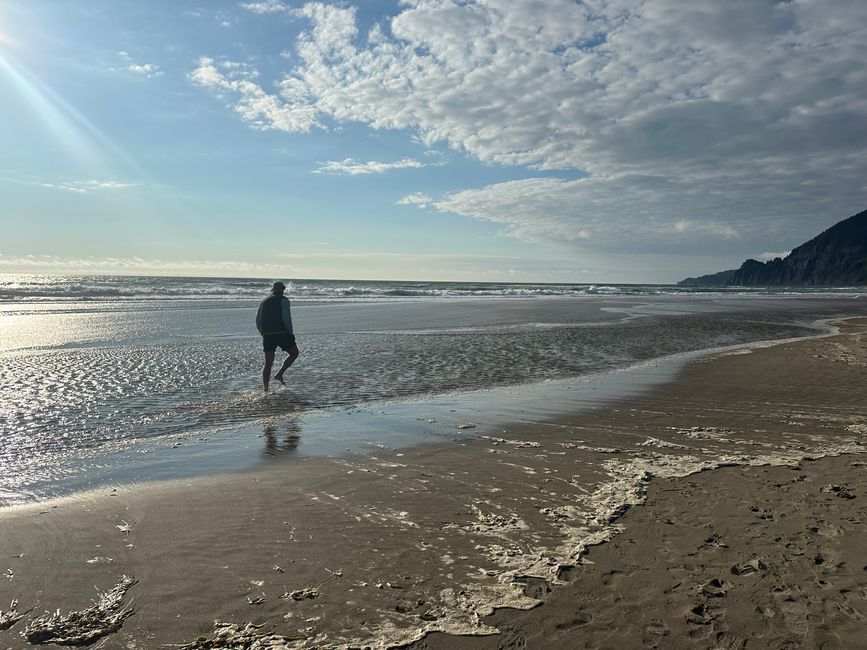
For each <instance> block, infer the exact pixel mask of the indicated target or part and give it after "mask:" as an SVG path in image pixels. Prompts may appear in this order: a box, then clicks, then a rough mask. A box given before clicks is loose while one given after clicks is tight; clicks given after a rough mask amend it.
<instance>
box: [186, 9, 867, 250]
mask: <svg viewBox="0 0 867 650" xmlns="http://www.w3.org/2000/svg"><path fill="white" fill-rule="evenodd" d="M244 6H245V7H246V8H247V9H249V10H251V11H254V12H257V13H275V12H278V11H279V12H284V13H286V14H289V15H291V16H292V17H294V18H295V19H297V20H300V21H303V25H304V27H303V30H302V32H301V33H300V35H299V36H298V37H297V40H296V42H295V43H294V53H295V57H293V58H292V59H291V61H287V63H286V64H287V66H288V67H287V69H286V70H285V72H284V74H283V75H282V76H281V77H280V78H279V79H278V80H275V85H274V86H273V92H272V91H271V88H270V87H269V88H268V89H266V88H265V87H263V86H262V85H261V83H260V82H259V81H258V80H257V79H256V77H255V76H254V75H253V73H252V72H251V71H249V70H245V71H241V72H237V71H232V70H230V69H227V68H225V67H224V68H221V67H220V64H217V63H215V62H214V61H213V60H212V59H208V58H204V59H202V60H200V63H199V67H198V68H197V70H196V71H195V72H194V73H193V74H192V78H193V80H194V81H196V83H199V84H200V85H202V86H205V87H210V88H213V89H214V90H217V91H219V92H221V93H223V94H224V96H227V97H228V98H229V101H231V103H232V106H233V108H234V110H236V111H237V112H238V113H239V115H241V117H242V118H243V119H245V120H246V121H247V122H249V123H250V124H251V125H252V126H254V127H255V128H259V129H275V130H280V131H287V132H305V131H309V130H310V129H313V128H323V127H324V125H326V124H327V123H328V121H334V122H338V123H340V122H358V123H362V124H366V125H368V126H369V127H371V128H374V129H400V130H404V129H406V130H410V131H412V132H414V133H415V134H416V137H417V138H419V139H420V140H421V141H422V142H424V143H426V144H428V145H433V144H434V143H444V144H445V145H447V146H449V147H451V148H452V149H455V150H457V151H461V152H465V153H467V154H469V155H471V156H474V157H475V158H477V159H478V160H481V161H485V162H490V163H497V164H501V165H518V166H523V167H526V168H529V169H531V170H534V169H535V170H568V171H574V172H576V175H586V176H587V177H588V178H589V180H586V179H583V178H582V179H579V180H574V181H569V180H565V181H564V180H551V179H550V178H537V177H531V178H527V179H526V180H524V181H520V182H517V183H515V182H509V183H499V184H494V185H490V186H487V187H483V188H475V189H470V190H467V191H466V192H458V193H455V194H453V195H451V196H448V197H443V199H442V200H439V201H437V202H436V207H437V209H449V210H452V211H455V212H457V213H458V214H465V215H468V216H472V217H474V218H480V219H486V220H489V221H493V222H500V223H503V224H504V226H505V228H506V231H507V232H508V233H509V234H512V235H515V236H520V237H526V238H532V239H534V240H537V241H549V242H550V241H560V242H562V241H564V238H565V241H578V240H581V239H586V238H588V237H589V238H592V239H594V240H595V239H596V237H597V236H598V235H599V234H603V233H605V232H611V231H612V230H613V229H616V228H621V229H622V230H623V234H622V237H621V238H620V240H621V241H623V240H626V239H629V238H630V237H631V238H633V239H634V238H636V237H642V236H644V234H645V233H650V234H652V235H653V236H654V237H666V236H667V237H673V238H675V239H677V238H682V237H684V236H687V235H690V236H694V237H699V236H701V237H703V238H705V239H708V238H732V237H735V236H736V235H735V233H737V234H740V235H741V236H742V237H746V236H747V235H750V236H759V235H761V236H767V237H769V238H770V237H774V236H778V235H780V232H779V230H778V229H779V223H780V220H781V219H783V218H785V219H788V220H789V225H790V228H789V232H793V231H796V230H798V229H799V228H800V230H802V231H803V230H805V229H806V230H815V229H816V227H817V226H818V225H822V226H824V225H827V224H829V223H831V222H833V221H834V220H836V219H837V218H841V217H844V216H847V215H848V214H851V213H853V212H854V211H856V210H857V209H859V208H862V207H863V204H864V202H865V199H867V187H865V182H864V178H865V171H867V170H865V163H864V158H863V151H864V150H865V146H867V67H865V66H863V65H862V62H863V61H864V60H867V3H864V2H859V1H858V0H828V1H827V2H823V3H818V2H815V1H807V0H803V1H798V2H777V1H775V0H731V1H730V2H717V1H716V0H695V1H694V2H690V3H683V2H680V1H678V0H588V1H587V2H583V3H576V2H574V1H573V0H544V1H542V0H476V1H474V2H466V1H463V0H404V1H403V2H402V3H400V11H399V12H398V13H397V14H396V15H395V16H393V17H390V18H389V19H387V20H385V21H383V22H382V23H379V24H376V25H374V26H373V27H372V28H370V29H367V28H364V29H362V27H360V25H359V21H358V17H357V10H356V8H355V7H352V6H334V5H326V4H323V3H319V2H310V3H307V4H304V5H303V6H300V7H298V8H295V9H293V8H290V7H288V5H285V4H284V3H281V2H277V1H276V0H267V1H263V2H250V3H246V4H245V5H244ZM531 176H532V174H531ZM547 190H550V191H551V194H550V195H547V196H543V193H544V192H545V191H547ZM522 191H526V192H528V194H527V195H526V196H525V197H524V198H525V199H526V200H527V201H528V206H527V207H525V208H523V209H522V208H521V206H520V205H519V201H520V199H521V196H520V195H519V192H522ZM558 199H559V200H558ZM542 205H544V206H546V209H545V210H544V211H539V210H538V207H539V206H542ZM533 206H536V207H533ZM501 208H505V212H503V211H501ZM677 224H684V225H682V226H680V227H678V225H677ZM701 224H704V225H701ZM792 225H795V226H796V227H795V228H792V227H791V226H792ZM611 241H612V242H613V241H614V239H613V238H612V240H611Z"/></svg>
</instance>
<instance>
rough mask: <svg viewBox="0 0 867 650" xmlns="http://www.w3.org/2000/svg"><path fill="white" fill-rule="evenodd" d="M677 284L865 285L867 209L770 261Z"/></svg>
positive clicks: (756, 262) (866, 273) (748, 264)
mask: <svg viewBox="0 0 867 650" xmlns="http://www.w3.org/2000/svg"><path fill="white" fill-rule="evenodd" d="M678 285H679V286H853V285H867V210H864V211H863V212H859V213H858V214H856V215H854V216H852V217H849V218H848V219H844V220H843V221H841V222H839V223H837V224H835V225H833V226H831V227H830V228H828V229H827V230H825V231H824V232H823V233H821V234H820V235H818V236H816V237H814V238H813V239H811V240H810V241H808V242H805V243H803V244H801V245H800V246H798V247H797V248H795V249H794V250H792V252H791V253H789V254H788V255H787V256H786V257H784V258H779V257H778V258H776V259H773V260H770V261H769V262H759V261H758V260H753V259H749V260H747V261H746V262H744V263H743V264H742V265H741V267H740V268H739V269H731V270H728V271H720V272H719V273H713V274H710V275H702V276H699V277H697V278H686V279H685V280H681V281H680V282H678Z"/></svg>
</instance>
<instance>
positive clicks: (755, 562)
mask: <svg viewBox="0 0 867 650" xmlns="http://www.w3.org/2000/svg"><path fill="white" fill-rule="evenodd" d="M767 568H768V567H767V565H765V563H764V562H762V561H761V560H760V559H759V558H757V557H755V558H753V559H752V560H750V561H749V562H744V563H743V564H735V565H734V566H733V567H732V568H731V572H732V575H736V576H747V575H751V574H753V573H758V572H759V571H764V570H765V569H767Z"/></svg>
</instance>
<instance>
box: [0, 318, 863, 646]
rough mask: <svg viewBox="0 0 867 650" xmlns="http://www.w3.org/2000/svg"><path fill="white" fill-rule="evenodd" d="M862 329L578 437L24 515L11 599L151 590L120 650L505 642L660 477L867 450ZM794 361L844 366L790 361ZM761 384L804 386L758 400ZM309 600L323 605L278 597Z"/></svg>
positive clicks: (83, 502)
mask: <svg viewBox="0 0 867 650" xmlns="http://www.w3.org/2000/svg"><path fill="white" fill-rule="evenodd" d="M863 320H864V319H860V320H855V321H847V322H846V323H845V324H844V328H843V329H844V333H842V334H837V335H819V337H810V338H807V339H798V340H795V341H791V342H782V343H779V344H776V345H774V346H772V347H768V348H758V349H756V350H753V351H751V352H749V353H746V354H736V355H728V356H725V355H723V356H714V357H711V358H707V359H702V360H699V361H694V362H693V363H691V364H689V365H688V366H687V367H686V368H685V369H684V370H683V371H682V372H681V373H680V374H679V375H678V377H677V378H676V379H675V380H674V381H673V382H672V383H669V384H664V385H661V386H657V387H655V388H653V389H652V390H650V391H649V393H648V394H645V395H640V396H637V397H634V398H629V399H628V400H626V401H624V402H618V403H615V404H613V405H609V406H606V407H602V408H600V409H597V410H595V411H594V412H592V413H587V414H584V415H582V416H581V417H580V418H577V419H576V418H572V419H571V420H567V421H565V422H564V421H561V422H527V423H523V424H521V423H516V424H515V425H513V426H511V427H509V429H508V430H507V431H503V432H502V433H501V434H500V435H497V436H486V437H479V438H474V439H472V440H466V441H464V442H457V443H452V444H448V445H443V446H439V447H436V446H435V448H434V449H412V450H410V449H407V450H399V451H389V450H387V449H384V450H382V453H381V454H379V455H376V456H371V457H369V458H354V457H350V458H336V459H329V458H309V459H304V460H300V461H299V462H297V463H294V464H293V465H292V466H291V467H290V466H288V465H285V464H284V465H282V466H280V467H276V466H275V467H272V468H270V469H267V470H260V471H257V472H250V473H248V474H242V475H235V476H230V477H209V478H206V479H197V480H190V481H179V482H177V483H175V484H173V485H164V486H160V487H156V486H148V487H145V488H137V487H132V488H129V489H121V490H117V491H114V492H111V491H108V490H101V491H100V492H98V493H91V494H89V495H86V496H83V495H79V496H75V497H68V498H67V499H65V500H63V501H61V502H52V503H51V504H50V505H48V506H46V505H45V504H33V505H30V506H20V507H17V508H14V509H6V510H5V511H0V526H3V527H4V529H7V530H9V531H10V532H11V534H10V535H7V536H5V538H4V539H3V540H2V541H0V554H2V555H5V556H8V557H13V556H16V555H18V554H20V553H22V552H23V553H24V555H23V556H21V557H18V558H17V559H15V560H9V563H10V565H11V566H10V571H11V572H12V575H13V578H11V579H10V580H9V581H8V583H9V584H4V585H3V589H2V591H0V602H2V599H5V600H11V598H7V595H10V596H11V597H12V598H19V599H20V602H21V605H22V607H24V606H26V607H31V606H35V607H37V610H36V611H41V610H42V609H54V608H56V607H59V608H61V609H64V610H69V609H72V608H76V607H82V606H84V605H86V604H87V602H88V600H89V593H88V591H84V586H85V585H92V584H97V585H99V586H100V588H104V589H107V588H109V587H110V586H111V585H112V584H114V582H116V580H117V577H118V576H119V575H120V574H121V573H125V574H127V575H134V576H135V577H136V578H137V579H139V584H138V585H136V586H135V587H134V588H133V592H134V593H135V599H136V602H137V603H138V605H137V611H136V613H135V615H133V616H132V617H130V619H129V620H128V621H127V622H126V623H125V624H124V626H123V628H122V630H121V631H120V632H118V633H117V634H116V635H115V637H112V640H111V641H109V643H114V642H118V643H120V642H121V640H123V641H125V642H133V643H135V642H136V640H137V642H138V643H143V642H144V641H143V639H145V638H148V639H151V640H153V641H155V642H159V643H182V642H184V641H185V640H186V641H190V640H192V639H194V638H196V637H197V636H200V635H207V634H209V633H210V631H211V629H210V628H211V620H212V619H213V618H220V619H221V620H229V621H232V622H235V623H239V624H242V625H243V624H244V623H245V622H247V621H253V622H257V623H259V622H264V623H266V624H267V627H268V630H267V631H269V632H270V631H274V632H276V633H279V634H283V635H289V634H290V633H295V634H302V635H304V636H305V637H306V638H307V641H299V642H297V643H294V644H293V645H292V646H291V647H313V645H315V646H316V647H342V646H345V645H347V644H355V645H370V646H371V647H389V644H392V645H393V644H399V643H403V644H406V643H411V642H413V640H418V639H419V638H421V637H422V636H424V635H429V634H430V633H434V632H436V631H437V630H441V631H446V632H451V633H458V634H492V633H493V632H494V629H493V627H492V626H491V625H490V624H489V623H488V622H487V621H488V620H489V619H488V618H486V616H487V615H488V614H490V613H492V612H493V610H494V609H498V608H501V607H504V606H512V607H516V608H531V607H536V606H537V605H538V604H540V601H541V598H540V596H544V595H545V593H546V592H545V589H544V588H542V586H541V585H543V584H548V585H552V584H556V585H558V586H557V588H556V589H555V592H557V590H559V589H561V588H568V587H567V586H566V585H567V583H568V584H572V583H574V581H575V580H580V576H578V575H577V574H576V571H577V572H578V573H579V574H580V570H581V567H582V566H583V565H582V562H583V561H584V557H585V555H586V552H587V548H588V547H590V546H592V545H593V544H595V543H599V542H602V541H605V540H607V539H610V538H611V537H612V535H614V534H615V533H617V532H619V528H620V526H621V525H622V521H623V520H622V519H621V516H622V515H623V513H624V511H625V510H624V509H625V508H626V507H628V506H631V505H636V504H638V503H641V502H643V501H644V499H645V493H646V490H647V486H648V484H649V483H650V478H651V475H653V476H655V477H662V478H663V479H664V477H665V476H666V475H668V476H670V477H671V480H673V481H678V480H680V481H682V480H683V479H679V478H675V477H677V476H680V475H683V474H692V473H694V472H695V471H698V470H701V469H704V468H705V467H707V466H710V465H713V463H716V464H717V465H730V464H738V463H739V462H742V463H745V464H752V465H757V466H761V465H764V464H767V463H770V462H777V463H779V464H786V463H797V462H799V461H800V460H801V459H803V458H804V457H806V456H816V455H819V454H834V453H841V452H850V453H851V452H859V453H862V452H863V449H864V448H863V445H862V444H861V441H862V437H863V435H864V434H863V432H861V430H860V429H855V430H851V431H850V430H847V429H846V427H861V426H864V420H865V418H864V412H863V409H862V408H861V407H860V404H858V403H857V401H854V400H855V398H854V396H853V394H852V391H851V390H849V391H846V390H845V389H841V387H842V388H844V387H845V385H849V384H851V382H853V381H854V382H856V383H855V384H854V388H856V389H857V387H858V386H860V385H861V384H860V383H857V382H858V381H859V380H860V379H861V378H862V377H861V375H859V374H858V373H860V372H861V371H860V370H859V368H860V367H861V366H860V364H861V362H862V361H863V359H864V358H865V350H864V349H863V345H861V336H862V333H863V331H864V327H865V324H864V322H863ZM837 339H839V340H837ZM856 339H857V341H858V345H860V346H861V347H858V348H857V349H855V348H854V347H852V346H853V345H854V341H856ZM786 346H789V348H790V350H788V351H791V350H794V349H796V348H798V349H800V348H805V349H806V350H812V349H816V350H818V349H821V350H824V351H826V352H827V351H829V350H830V351H831V352H833V353H834V354H835V355H837V356H835V357H834V358H833V359H834V360H833V361H827V359H830V358H831V357H829V356H827V355H822V356H821V357H811V356H807V355H806V354H800V355H795V357H794V358H792V355H786V354H784V353H785V352H786V351H787V349H786ZM810 346H813V348H810ZM847 346H848V347H847ZM838 348H839V349H838ZM801 352H804V350H801ZM847 355H848V356H847ZM823 359H826V360H825V361H823ZM847 359H848V360H847ZM835 366H836V367H835ZM853 368H854V369H855V370H857V372H856V373H855V375H854V378H853V376H852V374H853V373H852V372H851V370H852V369H853ZM756 369H761V370H763V371H764V372H765V373H777V376H779V377H785V378H786V379H787V380H788V381H789V382H790V383H789V384H787V385H786V386H784V389H785V390H783V391H781V389H780V388H779V387H774V386H767V385H763V386H751V387H748V388H749V390H748V391H747V392H746V395H745V394H744V386H743V384H744V383H745V382H746V383H748V382H749V380H750V379H751V378H752V377H755V376H756ZM793 370H794V371H795V372H793ZM808 370H809V371H811V372H812V377H808V376H807V374H806V371H808ZM795 378H797V381H796V382H794V380H795ZM697 380H700V381H697ZM832 381H833V382H834V384H835V390H834V391H830V392H829V388H830V386H829V383H830V382H832ZM792 382H794V383H792ZM846 382H849V384H847V383H846ZM829 395H831V396H832V397H833V399H830V401H829V397H828V396H829ZM795 398H800V399H801V402H790V401H788V400H793V399H795ZM745 400H746V403H745ZM847 400H849V401H847ZM793 404H800V405H799V406H797V408H794V406H793ZM829 405H830V406H829ZM853 405H854V406H856V407H858V408H853ZM832 407H833V408H832ZM785 414H788V416H787V419H785V420H783V419H781V418H783V416H784V415H785ZM419 415H424V414H423V413H420V414H419ZM847 418H848V419H847ZM793 423H794V424H793ZM783 432H785V436H786V437H785V438H782V439H781V438H780V436H781V434H782V433H783ZM578 436H580V438H579V437H578ZM290 470H291V472H292V475H291V476H290V475H289V474H288V473H289V471H290ZM242 479H243V480H244V482H243V484H241V480H242ZM652 489H653V485H652V484H651V490H652ZM36 513H39V514H36ZM629 516H630V514H627V515H626V518H628V517H629ZM13 524H14V525H13ZM626 525H627V530H628V524H626ZM123 526H127V527H128V530H126V531H125V532H124V531H123V530H121V529H120V528H118V527H123ZM43 539H45V540H47V541H45V542H44V543H43V546H44V547H42V548H40V546H39V542H40V540H43ZM34 545H35V546H36V548H35V549H34V548H33V547H34ZM598 548H602V547H598ZM590 553H591V556H592V554H593V553H595V550H593V551H591V552H590ZM91 554H93V555H92V557H91ZM60 556H64V557H66V558H68V559H66V560H60V559H59V558H60ZM52 558H56V559H52ZM99 558H102V560H100V559H99ZM90 560H95V561H94V562H92V563H90ZM281 562H282V563H283V564H281ZM269 563H270V564H269ZM290 564H291V566H289V565H290ZM576 566H577V569H576V568H574V567H576ZM196 567H198V568H199V571H194V570H193V569H194V568H196ZM278 568H280V569H282V570H281V571H278V570H277V569H278ZM290 569H291V572H290ZM290 573H291V578H290V577H287V574H290ZM338 573H339V574H340V575H337V574H338ZM60 577H62V578H63V580H64V584H63V586H62V588H61V589H59V590H58V589H57V585H56V584H55V583H56V581H57V579H58V578H60ZM49 585H53V586H51V587H49ZM317 585H318V587H317ZM311 588H316V589H318V593H317V595H316V597H314V598H306V597H305V598H303V599H301V600H299V601H295V600H294V599H293V598H291V597H290V598H288V599H281V598H280V595H281V594H282V593H283V591H282V590H283V589H285V593H287V594H290V593H291V592H292V590H293V589H295V590H296V591H297V590H300V589H311ZM87 589H88V590H89V587H88V588H87ZM13 590H14V591H15V593H13ZM278 592H279V593H278ZM528 594H530V595H528ZM260 595H261V596H262V597H263V600H262V601H261V602H258V603H255V604H254V603H253V602H248V601H256V600H258V598H259V596H260ZM287 610H288V614H287ZM543 610H545V607H542V608H541V609H539V610H535V609H534V610H532V611H531V612H529V615H532V614H533V612H536V611H543ZM171 612H173V613H171ZM170 613H171V616H169V614H170ZM495 618H496V617H495ZM21 625H23V622H22V623H19V624H18V625H17V626H13V627H12V628H11V630H10V631H7V632H2V633H0V644H2V643H3V642H4V641H6V642H10V643H11V642H13V640H16V636H15V631H16V628H17V627H18V626H21ZM148 635H154V636H153V637H149V636H148ZM450 638H451V637H450ZM17 641H19V642H20V641H21V639H20V637H17ZM418 642H419V643H435V642H436V637H434V636H428V637H427V638H426V639H425V640H424V641H418ZM145 647H147V645H145ZM419 647H427V646H419ZM430 647H437V646H430ZM439 647H442V646H439Z"/></svg>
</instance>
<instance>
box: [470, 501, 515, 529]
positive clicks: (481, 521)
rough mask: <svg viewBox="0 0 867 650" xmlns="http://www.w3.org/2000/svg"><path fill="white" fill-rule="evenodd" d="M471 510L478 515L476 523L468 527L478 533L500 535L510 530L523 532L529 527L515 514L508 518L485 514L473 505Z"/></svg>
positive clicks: (491, 513) (489, 513) (490, 513)
mask: <svg viewBox="0 0 867 650" xmlns="http://www.w3.org/2000/svg"><path fill="white" fill-rule="evenodd" d="M470 508H472V510H473V512H474V513H475V514H476V521H475V522H471V523H470V524H469V525H468V526H467V529H468V530H472V531H475V532H477V533H489V534H498V533H503V532H506V531H510V530H521V529H525V528H527V527H528V526H527V524H526V523H525V522H524V521H523V520H522V519H521V518H520V517H518V515H516V514H514V513H510V514H509V515H508V516H503V515H498V514H496V513H494V512H484V511H483V510H482V509H481V508H479V507H478V506H477V505H475V504H473V505H471V506H470Z"/></svg>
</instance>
